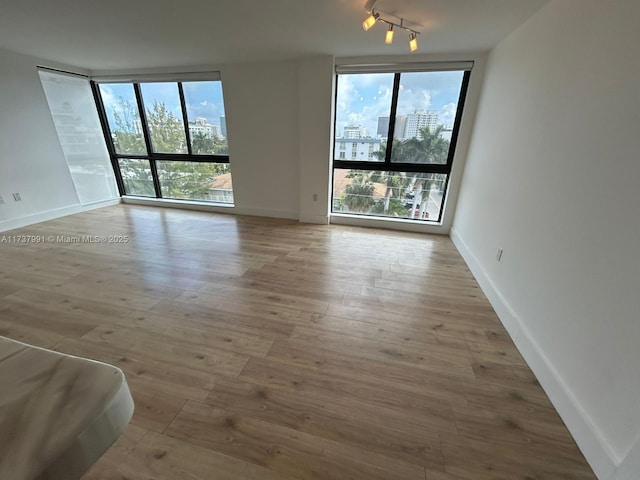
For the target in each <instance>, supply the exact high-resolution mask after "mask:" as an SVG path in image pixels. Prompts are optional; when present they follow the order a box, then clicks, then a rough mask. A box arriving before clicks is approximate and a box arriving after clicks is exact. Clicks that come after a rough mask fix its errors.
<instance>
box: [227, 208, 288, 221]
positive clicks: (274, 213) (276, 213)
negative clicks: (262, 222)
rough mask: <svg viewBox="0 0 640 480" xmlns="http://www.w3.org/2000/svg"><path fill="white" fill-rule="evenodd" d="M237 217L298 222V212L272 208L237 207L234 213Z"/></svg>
mask: <svg viewBox="0 0 640 480" xmlns="http://www.w3.org/2000/svg"><path fill="white" fill-rule="evenodd" d="M233 213H235V214H236V215H253V216H255V217H269V218H285V219H287V220H298V211H297V210H276V209H271V208H255V207H250V208H246V207H244V208H243V207H236V208H235V211H234V212H233Z"/></svg>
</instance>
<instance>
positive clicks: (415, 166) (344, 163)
mask: <svg viewBox="0 0 640 480" xmlns="http://www.w3.org/2000/svg"><path fill="white" fill-rule="evenodd" d="M443 71H462V72H463V76H462V84H461V86H460V95H459V97H458V104H457V110H456V116H455V119H454V122H453V129H452V132H451V140H450V144H449V145H450V146H449V152H448V155H447V162H446V163H444V164H435V163H413V162H398V161H394V162H391V156H392V151H393V138H394V133H395V125H396V111H397V108H398V96H399V92H400V78H401V76H402V74H403V73H415V72H443ZM359 73H363V74H364V73H393V74H394V77H393V90H392V97H391V107H390V109H389V127H388V131H387V143H386V144H387V145H391V146H392V148H387V149H386V152H385V158H384V160H382V161H381V160H362V161H361V160H340V159H339V158H336V153H335V152H336V136H335V133H336V131H337V130H336V127H337V120H338V112H337V109H335V111H334V115H333V131H334V139H333V149H332V158H333V166H332V167H333V168H332V178H333V172H334V171H335V170H336V169H342V170H368V171H372V172H377V171H378V172H379V171H387V172H416V173H439V174H444V175H446V180H445V184H444V188H443V192H442V205H441V208H440V212H439V215H438V219H437V220H430V222H435V223H441V222H442V215H443V212H444V208H442V207H443V206H444V202H445V199H446V198H447V191H448V188H449V183H450V179H451V171H452V169H453V159H454V157H455V152H456V148H457V145H458V134H459V132H460V125H461V123H462V115H463V112H464V105H465V101H466V98H467V92H468V90H469V81H470V79H471V69H468V68H459V69H458V68H453V69H431V68H429V69H424V70H413V69H411V70H401V69H400V70H396V71H393V72H389V71H387V70H381V71H378V72H376V71H375V70H367V71H363V72H351V73H336V76H335V83H334V85H335V89H334V90H335V91H334V105H337V104H338V82H339V77H340V75H349V74H359ZM385 116H386V115H385ZM333 189H334V182H333V180H332V182H331V199H332V201H331V214H334V213H336V214H339V212H333V196H334V192H333ZM356 215H358V216H365V217H374V218H377V219H380V220H385V219H387V218H389V217H385V216H381V215H373V214H363V213H358V214H356ZM406 220H408V221H412V220H414V219H412V218H407V219H406ZM415 220H416V221H419V222H421V223H429V222H425V221H424V220H420V219H415Z"/></svg>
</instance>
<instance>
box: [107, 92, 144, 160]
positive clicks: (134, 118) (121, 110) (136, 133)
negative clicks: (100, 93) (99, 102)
mask: <svg viewBox="0 0 640 480" xmlns="http://www.w3.org/2000/svg"><path fill="white" fill-rule="evenodd" d="M113 118H114V123H115V125H112V132H111V135H112V138H113V145H114V147H115V149H116V152H118V153H125V154H126V153H132V154H138V155H140V154H146V153H147V147H146V146H145V144H144V137H143V135H142V125H141V123H140V116H139V114H138V107H137V106H136V105H135V104H134V103H132V102H130V101H128V100H125V99H124V98H122V97H119V98H118V103H117V105H116V108H114V109H113Z"/></svg>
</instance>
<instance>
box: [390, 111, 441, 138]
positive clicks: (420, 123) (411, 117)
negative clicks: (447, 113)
mask: <svg viewBox="0 0 640 480" xmlns="http://www.w3.org/2000/svg"><path fill="white" fill-rule="evenodd" d="M437 126H438V112H436V111H435V110H426V111H425V110H416V111H414V112H413V113H410V114H408V115H407V120H406V125H405V127H404V130H403V135H402V137H396V138H400V139H406V138H414V137H419V136H420V130H422V129H423V128H425V127H429V129H430V130H431V131H433V130H435V128H436V127H437Z"/></svg>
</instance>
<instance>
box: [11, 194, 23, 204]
mask: <svg viewBox="0 0 640 480" xmlns="http://www.w3.org/2000/svg"><path fill="white" fill-rule="evenodd" d="M12 195H13V200H14V201H16V202H21V201H22V197H21V196H20V194H19V193H18V192H16V193H13V194H12Z"/></svg>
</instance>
